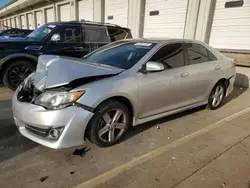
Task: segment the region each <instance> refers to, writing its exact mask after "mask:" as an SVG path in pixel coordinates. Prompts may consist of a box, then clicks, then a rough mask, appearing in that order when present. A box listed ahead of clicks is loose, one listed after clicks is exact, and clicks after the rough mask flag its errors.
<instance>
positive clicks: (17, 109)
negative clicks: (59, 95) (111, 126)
mask: <svg viewBox="0 0 250 188" xmlns="http://www.w3.org/2000/svg"><path fill="white" fill-rule="evenodd" d="M12 109H13V116H14V120H15V123H16V125H17V127H18V129H19V131H20V133H21V134H22V135H23V136H25V137H27V138H29V139H30V140H33V141H34V142H37V143H39V144H42V145H44V146H47V147H50V148H54V149H61V148H69V147H74V146H79V145H82V144H83V143H84V133H85V129H86V127H87V125H88V122H89V120H90V119H91V118H92V116H93V113H91V112H89V111H86V110H84V109H82V108H78V107H75V106H72V107H68V108H65V109H61V110H46V109H44V108H43V107H41V106H37V105H33V104H30V103H24V102H19V101H18V100H17V97H16V93H15V94H14V97H13V99H12ZM29 126H30V127H31V128H32V127H33V128H36V129H37V130H49V129H51V128H59V127H63V131H62V133H61V135H60V137H59V139H58V140H51V139H49V137H46V136H41V135H39V134H35V133H34V132H33V131H31V130H30V129H29Z"/></svg>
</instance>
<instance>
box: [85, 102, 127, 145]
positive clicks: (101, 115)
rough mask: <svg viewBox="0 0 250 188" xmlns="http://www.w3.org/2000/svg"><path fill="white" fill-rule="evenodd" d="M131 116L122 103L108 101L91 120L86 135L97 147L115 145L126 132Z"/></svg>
mask: <svg viewBox="0 0 250 188" xmlns="http://www.w3.org/2000/svg"><path fill="white" fill-rule="evenodd" d="M130 123H131V114H130V112H129V110H128V108H127V107H126V105H124V104H123V103H121V102H119V101H115V100H110V101H106V102H104V103H102V104H101V105H100V106H99V107H98V108H97V110H96V113H95V115H94V116H93V118H92V119H91V121H90V123H89V126H88V129H87V131H88V132H87V134H88V138H89V140H90V141H91V142H93V143H94V144H95V145H97V146H99V147H109V146H112V145H115V144H116V143H117V142H119V140H120V139H121V138H122V137H123V136H124V135H125V133H126V132H127V130H128V128H129V125H130Z"/></svg>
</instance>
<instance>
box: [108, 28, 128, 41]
mask: <svg viewBox="0 0 250 188" xmlns="http://www.w3.org/2000/svg"><path fill="white" fill-rule="evenodd" d="M112 29H113V30H115V29H116V30H119V31H123V32H124V33H126V36H125V37H124V38H123V39H119V40H124V39H127V38H128V36H129V33H128V31H126V30H125V29H123V28H118V27H111V26H107V27H106V30H107V33H108V37H109V39H110V42H115V41H118V40H114V41H112V40H111V34H110V30H112Z"/></svg>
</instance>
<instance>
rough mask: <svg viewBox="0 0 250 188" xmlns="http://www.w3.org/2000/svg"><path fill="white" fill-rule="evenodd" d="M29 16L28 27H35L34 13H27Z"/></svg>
mask: <svg viewBox="0 0 250 188" xmlns="http://www.w3.org/2000/svg"><path fill="white" fill-rule="evenodd" d="M27 18H28V29H34V18H33V14H32V13H29V14H27Z"/></svg>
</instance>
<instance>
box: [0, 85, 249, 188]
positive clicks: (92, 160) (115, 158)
mask: <svg viewBox="0 0 250 188" xmlns="http://www.w3.org/2000/svg"><path fill="white" fill-rule="evenodd" d="M6 96H8V92H7V94H6ZM249 97H250V90H245V89H240V88H236V90H235V91H234V93H233V95H231V96H230V97H229V98H228V99H227V101H226V102H225V105H224V106H223V107H221V108H220V109H218V110H216V111H209V110H206V109H204V107H200V108H196V109H194V110H191V111H187V112H184V113H181V114H178V115H175V116H171V117H167V118H163V119H161V120H157V121H153V122H150V123H147V124H144V125H141V126H138V127H135V128H132V129H131V130H130V131H129V132H128V134H127V135H126V137H125V138H124V139H123V141H122V142H121V143H119V144H118V145H116V146H114V147H111V148H97V147H96V146H94V145H92V144H91V143H87V144H86V147H87V150H88V151H87V152H86V155H85V156H84V157H80V156H78V155H73V151H74V150H75V149H76V148H70V149H66V150H52V149H49V148H46V147H43V146H40V145H37V144H35V143H33V142H32V141H29V140H28V139H26V138H24V137H22V136H21V135H20V134H19V133H18V132H17V131H16V129H15V126H14V124H13V120H12V118H11V116H12V115H11V111H10V110H9V108H10V101H9V100H4V101H3V99H2V101H1V102H0V109H1V110H2V111H4V113H5V114H3V115H2V116H0V136H1V137H0V177H1V178H0V187H7V188H8V187H74V186H77V185H81V186H80V187H86V186H85V185H86V183H88V182H91V181H92V182H93V180H95V181H94V182H96V183H94V184H92V185H94V186H96V187H247V186H248V181H249V180H250V178H249V177H250V176H249V175H250V170H249V169H250V165H249V160H248V157H249V156H247V155H248V154H249V148H250V144H249V138H248V136H249V135H250V128H249V126H248V124H249V118H248V116H249V115H250V112H249V111H248V108H249V107H250V100H248V99H249ZM0 114H1V112H0ZM222 120H223V121H222ZM157 126H159V127H160V129H157V128H156V127H157ZM5 133H6V134H5ZM187 138H188V139H187ZM79 148H83V147H79ZM162 148H165V149H163V150H162ZM166 148H168V149H166ZM155 151H158V152H155ZM152 152H153V153H154V155H152ZM155 153H156V154H157V155H156V154H155ZM145 155H146V156H149V157H146V160H145V159H144V161H141V158H143V156H145ZM148 159H149V160H148ZM136 160H137V161H138V162H137V163H136V164H135V165H128V164H130V163H131V161H132V162H133V161H136ZM124 166H125V167H124ZM122 167H124V169H125V170H123V169H122V170H120V169H121V168H122ZM117 169H118V171H119V170H120V171H119V173H112V172H113V171H114V170H117ZM110 173H111V175H110ZM107 174H108V175H107ZM100 177H103V178H102V179H101V180H102V181H100V180H98V178H99V179H100ZM232 177H233V178H232ZM234 179H235V180H234ZM89 185H90V184H89ZM238 185H239V186H238ZM88 187H90V186H88Z"/></svg>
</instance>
